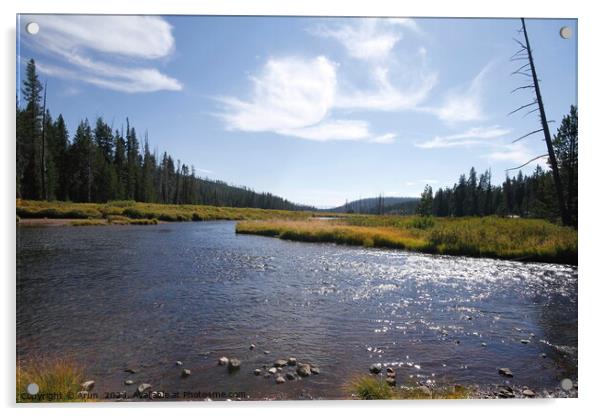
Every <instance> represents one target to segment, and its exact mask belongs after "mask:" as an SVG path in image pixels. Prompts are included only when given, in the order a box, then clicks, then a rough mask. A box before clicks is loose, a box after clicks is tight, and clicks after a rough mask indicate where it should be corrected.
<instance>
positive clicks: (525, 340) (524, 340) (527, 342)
mask: <svg viewBox="0 0 602 416" xmlns="http://www.w3.org/2000/svg"><path fill="white" fill-rule="evenodd" d="M520 343H521V344H529V343H531V341H529V340H528V339H521V340H520Z"/></svg>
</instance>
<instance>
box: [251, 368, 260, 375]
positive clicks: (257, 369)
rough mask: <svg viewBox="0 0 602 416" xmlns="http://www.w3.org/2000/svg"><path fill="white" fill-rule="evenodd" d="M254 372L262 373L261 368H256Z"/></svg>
mask: <svg viewBox="0 0 602 416" xmlns="http://www.w3.org/2000/svg"><path fill="white" fill-rule="evenodd" d="M253 374H255V375H256V376H258V375H261V369H260V368H256V369H255V371H253Z"/></svg>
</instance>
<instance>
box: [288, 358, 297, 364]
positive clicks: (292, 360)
mask: <svg viewBox="0 0 602 416" xmlns="http://www.w3.org/2000/svg"><path fill="white" fill-rule="evenodd" d="M288 365H297V359H296V358H295V357H290V358H289V359H288Z"/></svg>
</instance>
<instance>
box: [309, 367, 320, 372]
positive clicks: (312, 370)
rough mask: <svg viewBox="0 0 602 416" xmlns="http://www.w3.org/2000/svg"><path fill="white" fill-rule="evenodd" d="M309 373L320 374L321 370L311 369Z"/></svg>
mask: <svg viewBox="0 0 602 416" xmlns="http://www.w3.org/2000/svg"><path fill="white" fill-rule="evenodd" d="M309 371H311V373H312V374H320V369H319V368H318V367H311V366H310V367H309Z"/></svg>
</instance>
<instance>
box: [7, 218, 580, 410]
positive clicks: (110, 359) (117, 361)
mask: <svg viewBox="0 0 602 416" xmlns="http://www.w3.org/2000/svg"><path fill="white" fill-rule="evenodd" d="M234 227H235V223H234V222H230V221H216V222H193V223H171V224H159V225H156V226H106V227H19V228H18V231H17V248H18V250H17V272H18V275H17V354H18V357H17V358H18V359H20V360H25V361H27V360H30V359H35V358H40V357H49V358H67V359H68V360H71V361H74V362H76V363H79V364H80V365H82V366H83V367H85V369H86V374H87V376H88V378H91V379H94V380H95V381H96V387H95V389H94V391H96V392H98V393H99V394H100V397H101V398H103V395H104V394H105V392H122V391H125V392H126V394H127V395H128V397H131V395H132V394H133V393H134V391H135V389H136V386H137V385H138V383H141V382H145V383H150V384H152V386H153V390H162V391H165V392H167V393H169V394H173V393H176V392H179V393H180V394H181V395H182V394H184V392H194V393H199V392H200V393H201V394H202V395H205V394H207V393H211V392H244V393H245V394H246V395H247V396H248V397H249V398H250V399H264V398H289V399H297V398H344V397H349V393H348V392H347V391H346V386H347V385H348V383H349V381H350V380H351V379H352V378H353V377H355V376H356V375H358V374H368V368H369V366H370V365H371V364H372V363H382V364H383V365H385V366H392V367H395V368H396V369H397V374H398V380H403V381H406V382H410V383H413V382H421V383H427V384H429V383H434V384H439V385H445V384H449V383H455V384H471V385H472V384H477V385H480V386H488V385H495V384H501V383H504V382H505V381H506V380H505V379H503V378H502V377H501V376H500V375H499V374H498V371H497V369H498V368H500V367H508V368H510V369H511V370H512V372H513V373H514V378H513V379H512V383H513V384H515V385H519V386H529V387H530V388H532V389H534V390H536V391H542V390H543V389H547V390H553V389H555V388H557V387H558V385H559V382H560V380H562V379H565V378H569V379H572V380H573V381H575V380H576V379H577V268H576V267H572V266H564V265H552V264H535V263H531V264H529V263H518V262H510V261H499V260H490V259H472V258H465V257H451V256H433V255H426V254H417V253H409V252H403V251H394V250H380V249H365V248H361V247H345V246H336V245H330V244H313V243H299V242H290V241H283V240H279V239H275V238H269V237H260V236H251V235H236V234H235V232H234ZM521 341H525V342H527V341H528V343H523V342H521ZM483 343H484V344H486V345H483ZM250 344H255V345H256V348H255V349H253V350H250V349H249V346H250ZM266 352H269V353H267V354H266ZM542 354H545V355H546V356H545V358H544V357H542ZM221 356H227V357H237V358H239V359H240V360H241V361H242V366H241V369H240V371H238V372H235V373H233V374H229V373H228V372H227V371H226V369H225V368H224V367H220V366H218V365H217V360H218V358H219V357H221ZM291 356H293V357H296V358H297V359H298V360H299V361H302V362H308V363H311V364H313V365H315V366H318V367H319V368H320V370H321V372H320V374H319V375H312V376H310V377H307V378H304V379H301V380H295V381H289V382H286V383H284V384H281V385H280V384H276V383H275V382H274V378H264V377H263V376H255V375H254V374H253V370H254V369H255V368H260V369H261V368H262V367H263V365H268V366H271V363H272V362H273V361H274V360H276V359H279V358H288V357H291ZM176 361H182V362H183V363H184V366H183V367H178V366H176V364H175V363H176ZM126 368H133V369H135V370H137V372H136V373H135V374H128V373H126V372H124V370H125V369H126ZM182 368H187V369H190V370H191V375H190V376H189V377H187V378H182V377H181V370H182ZM126 379H131V380H132V381H134V385H132V386H125V385H124V380H126ZM197 397H204V396H197Z"/></svg>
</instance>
